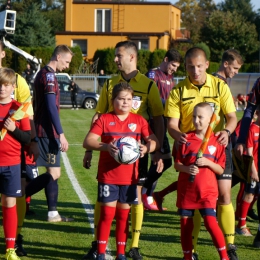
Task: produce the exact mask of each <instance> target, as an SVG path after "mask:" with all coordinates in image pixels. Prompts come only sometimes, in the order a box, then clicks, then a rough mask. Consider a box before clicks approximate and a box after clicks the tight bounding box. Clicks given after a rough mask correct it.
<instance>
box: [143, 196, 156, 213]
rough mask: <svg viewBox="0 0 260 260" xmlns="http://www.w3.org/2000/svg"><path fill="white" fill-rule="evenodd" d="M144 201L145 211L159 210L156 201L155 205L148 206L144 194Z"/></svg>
mask: <svg viewBox="0 0 260 260" xmlns="http://www.w3.org/2000/svg"><path fill="white" fill-rule="evenodd" d="M142 201H143V205H144V209H146V210H159V209H158V207H157V205H156V202H155V201H153V203H151V204H148V201H147V195H146V194H142Z"/></svg>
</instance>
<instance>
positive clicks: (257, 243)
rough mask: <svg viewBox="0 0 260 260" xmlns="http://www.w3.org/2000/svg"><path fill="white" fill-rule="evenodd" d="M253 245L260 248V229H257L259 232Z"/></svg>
mask: <svg viewBox="0 0 260 260" xmlns="http://www.w3.org/2000/svg"><path fill="white" fill-rule="evenodd" d="M253 246H254V247H256V248H260V231H259V230H258V231H257V234H256V236H255V239H254V242H253Z"/></svg>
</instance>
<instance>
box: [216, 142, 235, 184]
mask: <svg viewBox="0 0 260 260" xmlns="http://www.w3.org/2000/svg"><path fill="white" fill-rule="evenodd" d="M231 151H232V145H231V143H230V142H229V143H228V145H227V147H226V148H225V154H226V164H225V169H224V172H223V174H221V175H217V180H232V172H233V162H232V153H231Z"/></svg>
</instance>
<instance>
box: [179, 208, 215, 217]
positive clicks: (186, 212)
mask: <svg viewBox="0 0 260 260" xmlns="http://www.w3.org/2000/svg"><path fill="white" fill-rule="evenodd" d="M194 211H195V210H194V209H178V213H179V215H180V216H182V217H193V216H194ZM199 212H200V215H201V216H202V217H204V216H212V217H216V216H217V214H216V210H215V209H210V208H205V209H199Z"/></svg>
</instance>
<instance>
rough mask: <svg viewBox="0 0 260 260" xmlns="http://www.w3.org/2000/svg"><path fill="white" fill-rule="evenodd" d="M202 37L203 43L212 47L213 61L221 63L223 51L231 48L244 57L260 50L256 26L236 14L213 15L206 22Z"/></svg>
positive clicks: (215, 13) (218, 12) (220, 13)
mask: <svg viewBox="0 0 260 260" xmlns="http://www.w3.org/2000/svg"><path fill="white" fill-rule="evenodd" d="M202 35H203V36H202V40H203V42H205V43H206V44H207V45H208V46H210V50H211V59H212V60H213V61H219V60H220V59H221V55H222V53H223V51H224V50H227V49H229V48H235V49H237V50H238V51H239V52H240V53H241V54H242V55H245V54H250V53H253V52H255V51H256V50H257V49H258V48H259V42H258V41H257V32H256V28H255V25H254V24H252V23H250V22H247V21H246V19H245V18H244V17H243V16H241V15H239V14H237V13H235V12H234V13H231V12H226V13H224V12H220V11H215V12H214V13H212V14H211V16H210V17H209V18H208V19H207V20H206V21H205V26H204V27H203V28H202ZM208 36H210V37H208Z"/></svg>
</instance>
